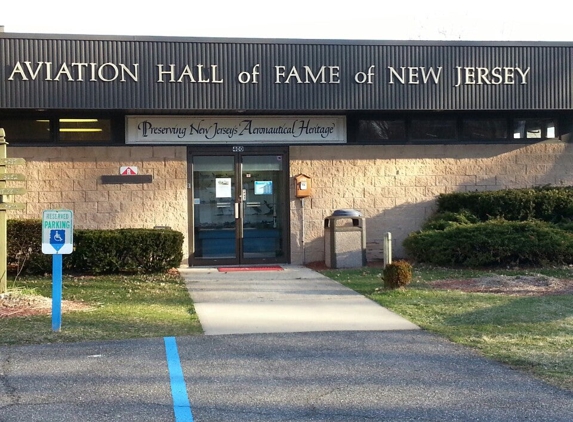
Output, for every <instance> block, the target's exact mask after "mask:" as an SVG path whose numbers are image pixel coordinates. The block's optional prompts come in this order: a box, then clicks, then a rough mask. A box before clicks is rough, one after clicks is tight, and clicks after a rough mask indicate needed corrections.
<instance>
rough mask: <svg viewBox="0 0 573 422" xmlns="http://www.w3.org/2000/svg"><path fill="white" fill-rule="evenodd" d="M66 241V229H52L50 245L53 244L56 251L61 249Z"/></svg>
mask: <svg viewBox="0 0 573 422" xmlns="http://www.w3.org/2000/svg"><path fill="white" fill-rule="evenodd" d="M64 243H66V231H65V230H50V245H52V246H53V247H54V249H55V250H56V251H59V250H60V249H61V248H62V246H63V245H64Z"/></svg>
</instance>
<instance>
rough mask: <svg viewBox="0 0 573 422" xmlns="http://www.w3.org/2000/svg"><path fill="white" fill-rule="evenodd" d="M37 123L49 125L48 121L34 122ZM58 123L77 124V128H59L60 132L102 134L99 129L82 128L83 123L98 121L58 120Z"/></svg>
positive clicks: (95, 121) (96, 121)
mask: <svg viewBox="0 0 573 422" xmlns="http://www.w3.org/2000/svg"><path fill="white" fill-rule="evenodd" d="M36 121H37V122H38V123H50V121H49V120H47V119H43V120H36ZM58 122H59V123H64V124H65V123H77V124H79V126H78V127H60V129H59V131H60V132H66V133H70V132H71V133H96V132H103V129H102V128H99V127H82V125H83V124H85V123H98V122H99V120H98V119H58Z"/></svg>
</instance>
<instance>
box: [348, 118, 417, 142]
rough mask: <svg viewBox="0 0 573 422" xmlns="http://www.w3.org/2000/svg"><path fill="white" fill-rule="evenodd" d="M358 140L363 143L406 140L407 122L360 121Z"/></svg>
mask: <svg viewBox="0 0 573 422" xmlns="http://www.w3.org/2000/svg"><path fill="white" fill-rule="evenodd" d="M358 138H359V139H360V140H363V141H383V140H403V139H406V121H405V120H370V119H368V120H366V119H361V120H359V121H358Z"/></svg>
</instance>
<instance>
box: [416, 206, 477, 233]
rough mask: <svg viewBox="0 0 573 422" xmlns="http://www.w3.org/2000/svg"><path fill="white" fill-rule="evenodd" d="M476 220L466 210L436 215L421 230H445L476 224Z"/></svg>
mask: <svg viewBox="0 0 573 422" xmlns="http://www.w3.org/2000/svg"><path fill="white" fill-rule="evenodd" d="M478 222H479V220H478V218H477V217H476V216H475V215H473V214H472V213H470V212H469V211H467V210H461V211H460V212H444V213H437V214H435V215H434V216H433V217H431V218H430V219H429V220H428V221H427V222H426V223H425V224H424V225H423V227H422V230H445V229H447V228H450V227H456V226H460V225H467V224H475V223H478Z"/></svg>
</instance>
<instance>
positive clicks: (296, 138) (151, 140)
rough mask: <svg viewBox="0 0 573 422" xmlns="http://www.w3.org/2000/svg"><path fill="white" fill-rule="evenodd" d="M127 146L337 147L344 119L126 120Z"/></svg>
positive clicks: (343, 133)
mask: <svg viewBox="0 0 573 422" xmlns="http://www.w3.org/2000/svg"><path fill="white" fill-rule="evenodd" d="M126 131H127V133H126V143H127V144H207V145H210V144H240V145H244V144H302V143H305V144H311V143H320V144H337V143H338V144H340V143H346V118H345V117H344V116H332V117H329V116H238V117H188V116H128V117H126Z"/></svg>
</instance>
